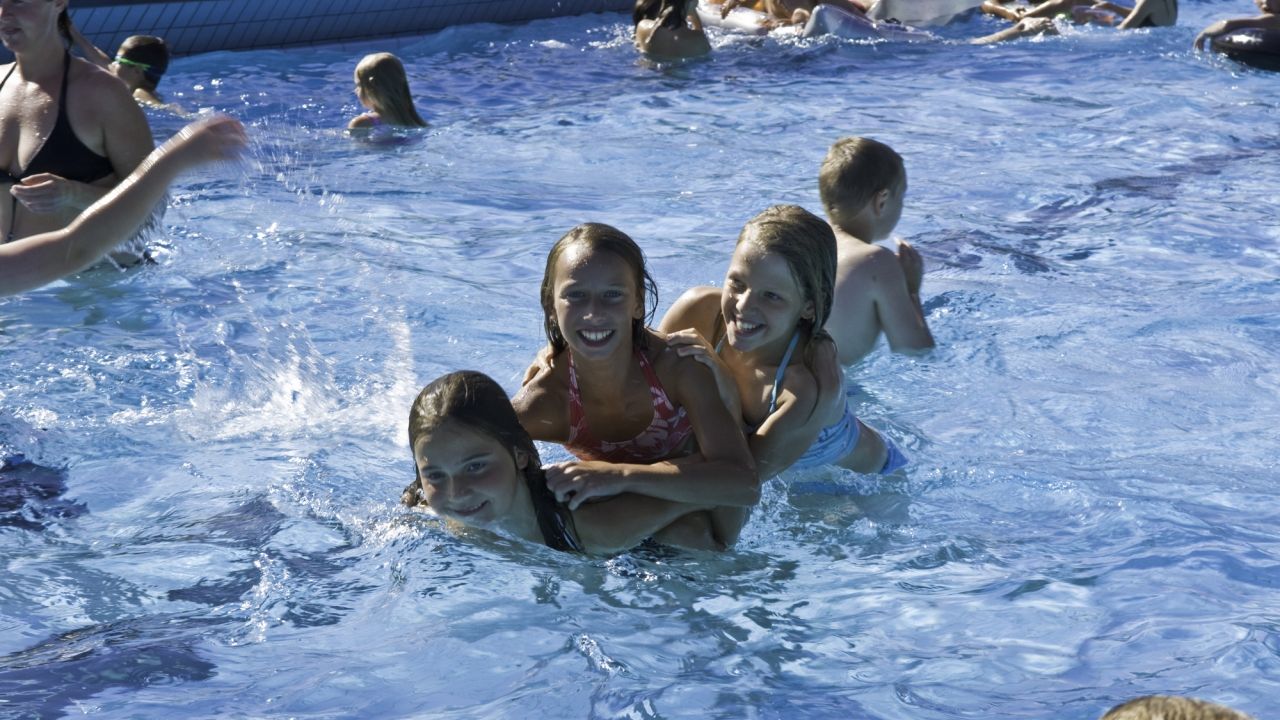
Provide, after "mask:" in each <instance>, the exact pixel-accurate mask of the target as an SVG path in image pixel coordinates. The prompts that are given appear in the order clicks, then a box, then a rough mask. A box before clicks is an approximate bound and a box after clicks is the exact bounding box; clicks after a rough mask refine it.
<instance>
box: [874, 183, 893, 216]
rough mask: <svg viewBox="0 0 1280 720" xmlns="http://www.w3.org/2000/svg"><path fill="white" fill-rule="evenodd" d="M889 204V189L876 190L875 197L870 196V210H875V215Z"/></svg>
mask: <svg viewBox="0 0 1280 720" xmlns="http://www.w3.org/2000/svg"><path fill="white" fill-rule="evenodd" d="M888 202H889V188H884V189H883V190H877V191H876V194H875V195H872V196H871V209H872V210H875V213H876V215H879V214H880V213H881V212H884V206H885V204H886V203H888Z"/></svg>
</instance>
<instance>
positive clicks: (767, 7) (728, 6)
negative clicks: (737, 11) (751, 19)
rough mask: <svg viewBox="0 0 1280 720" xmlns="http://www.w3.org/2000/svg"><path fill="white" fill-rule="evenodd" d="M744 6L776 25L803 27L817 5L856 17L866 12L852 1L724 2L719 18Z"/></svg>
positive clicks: (863, 7)
mask: <svg viewBox="0 0 1280 720" xmlns="http://www.w3.org/2000/svg"><path fill="white" fill-rule="evenodd" d="M744 4H745V5H747V6H749V7H751V8H753V9H756V10H759V11H761V12H763V13H765V14H766V15H768V16H769V18H770V20H771V21H772V22H773V23H775V24H778V25H804V24H805V23H806V22H808V21H809V16H810V15H811V14H813V10H814V8H816V7H818V6H819V5H831V6H833V7H837V8H840V9H841V10H844V11H845V12H847V13H851V14H853V15H857V16H865V15H866V12H867V5H864V4H862V3H859V2H854V1H853V0H757V2H754V3H748V2H744V1H743V0H725V1H724V2H723V3H721V5H720V17H727V16H728V15H729V12H730V11H732V10H733V9H734V8H736V7H738V6H740V5H744Z"/></svg>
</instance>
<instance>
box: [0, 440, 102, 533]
mask: <svg viewBox="0 0 1280 720" xmlns="http://www.w3.org/2000/svg"><path fill="white" fill-rule="evenodd" d="M66 491H67V473H66V471H65V470H63V469H62V468H50V467H44V466H43V465H37V464H35V463H33V462H31V461H29V460H27V459H26V458H24V457H22V456H21V455H15V456H11V457H7V458H0V527H17V528H22V529H24V530H35V531H40V530H43V529H44V528H45V527H46V526H48V525H49V524H50V523H52V522H56V521H58V520H66V519H70V518H75V517H79V516H81V515H83V514H84V513H86V512H88V508H87V507H85V505H84V503H79V502H76V501H74V500H67V499H65V498H63V497H62V494H63V493H64V492H66Z"/></svg>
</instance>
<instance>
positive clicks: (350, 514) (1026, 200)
mask: <svg viewBox="0 0 1280 720" xmlns="http://www.w3.org/2000/svg"><path fill="white" fill-rule="evenodd" d="M1246 5H1248V4H1247V3H1243V2H1230V3H1228V2H1185V3H1184V7H1183V8H1182V15H1181V18H1180V25H1179V26H1178V27H1176V28H1168V29H1158V30H1151V31H1137V32H1132V33H1114V32H1111V31H1107V30H1103V29H1098V30H1088V29H1085V30H1073V31H1068V32H1067V34H1066V35H1064V36H1062V37H1058V38H1049V39H1045V40H1043V41H1025V42H1017V43H1012V44H1008V45H1004V46H998V47H975V46H968V45H964V44H962V43H961V42H960V40H962V39H964V38H967V37H972V36H976V35H979V34H983V33H986V32H990V31H994V30H995V29H997V28H998V27H999V26H998V25H997V24H995V23H994V21H990V20H987V19H982V18H969V19H967V20H963V21H961V22H959V23H957V24H954V25H952V26H949V27H946V28H943V29H941V30H940V31H939V34H940V35H941V37H942V39H941V40H940V41H939V42H936V43H925V44H911V45H904V44H891V43H873V42H852V41H841V40H834V39H830V38H825V39H817V40H811V41H796V40H794V39H778V38H765V39H747V38H740V37H727V36H723V35H717V36H715V37H713V44H714V46H715V54H714V57H713V58H711V59H709V60H706V61H702V62H694V63H688V64H683V65H670V66H667V65H654V64H652V63H648V62H645V61H643V60H640V59H638V58H637V56H636V55H635V53H634V51H633V49H632V48H631V46H630V41H629V28H628V26H627V24H626V22H625V20H626V19H625V18H624V17H623V16H622V15H595V16H586V17H578V18H568V19H557V20H548V21H539V22H534V23H530V24H527V25H521V26H495V25H477V26H469V27H459V28H453V29H450V30H447V31H444V32H441V33H437V34H434V35H430V36H426V37H422V38H417V39H413V40H409V41H398V42H395V43H387V44H384V45H379V46H376V47H375V46H372V45H370V46H360V47H338V48H324V49H307V50H289V51H254V52H247V53H219V54H211V55H203V56H196V57H190V58H184V59H181V60H179V61H177V62H176V63H175V65H174V68H173V69H172V70H171V72H170V74H169V76H167V78H166V80H165V86H164V87H162V89H167V91H168V93H169V95H170V97H171V98H172V99H175V100H177V101H178V102H180V103H182V104H183V105H185V106H187V107H189V108H191V109H200V108H211V109H215V110H219V111H223V112H228V113H232V114H234V115H236V116H238V117H240V118H242V119H243V120H244V121H245V122H246V123H247V124H248V125H249V126H250V130H251V134H252V136H253V148H252V157H251V159H250V161H249V162H248V163H246V165H245V166H244V167H242V168H222V169H218V170H214V171H212V172H205V173H201V174H199V175H193V176H190V177H187V178H185V179H184V180H182V181H180V182H179V183H178V184H177V185H176V186H175V189H174V192H173V195H172V198H171V207H170V208H169V211H168V213H167V216H166V218H165V223H166V228H165V231H164V233H163V234H162V237H161V238H159V239H158V240H157V241H156V243H157V244H158V245H159V246H161V252H160V260H159V263H158V264H157V265H154V266H150V267H145V268H141V269H134V270H130V271H128V272H123V273H121V272H117V271H115V270H113V269H107V270H96V271H91V272H87V273H84V274H82V275H80V276H78V277H76V278H73V279H71V280H68V281H66V282H60V283H56V284H54V285H51V286H49V287H47V288H45V289H42V290H39V291H36V292H30V293H27V294H25V295H23V296H21V297H15V298H8V299H5V300H0V445H3V446H4V447H5V448H6V449H7V452H10V453H15V452H20V453H22V454H24V455H26V456H27V457H28V458H29V459H30V460H32V461H34V462H35V463H37V464H39V465H40V466H43V467H44V468H46V469H44V470H41V469H40V468H31V467H30V466H24V467H25V468H26V469H25V470H23V471H22V472H16V471H15V472H10V474H9V476H7V477H8V478H9V479H7V480H6V481H5V482H6V483H7V484H8V487H7V488H6V490H5V493H4V495H3V497H0V500H2V501H3V503H2V504H0V511H3V514H0V558H3V573H4V581H3V582H0V716H13V717H30V716H48V717H54V716H59V715H78V714H81V713H93V714H95V715H98V716H102V717H131V718H132V717H165V718H168V717H175V716H197V717H209V716H215V715H218V716H230V717H343V716H351V717H399V716H418V717H448V718H472V717H475V718H479V717H532V716H541V717H602V718H603V717H631V718H659V717H663V718H674V717H716V718H739V717H758V718H794V717H839V718H845V717H855V718H885V719H888V718H895V719H903V720H906V719H911V720H921V719H924V720H934V719H939V720H940V719H943V718H948V719H959V718H1066V719H1075V718H1080V719H1085V718H1096V717H1098V716H1099V715H1101V713H1102V712H1103V711H1104V710H1105V709H1106V708H1108V707H1110V706H1112V705H1114V704H1117V703H1118V702H1120V701H1122V700H1124V699H1127V698H1130V697H1133V696H1137V695H1142V694H1149V693H1183V694H1190V695H1195V696H1199V697H1204V698H1208V699H1212V700H1215V701H1217V702H1221V703H1224V704H1228V705H1232V706H1234V707H1237V708H1239V709H1241V710H1244V711H1248V712H1251V713H1253V714H1256V715H1257V716H1259V717H1267V716H1269V715H1270V714H1272V713H1274V711H1275V709H1276V708H1277V705H1278V704H1280V703H1277V701H1276V700H1275V698H1277V697H1280V610H1278V609H1277V608H1278V607H1280V602H1277V600H1278V596H1280V593H1278V588H1277V586H1278V585H1280V532H1277V527H1276V517H1277V514H1280V498H1278V497H1277V493H1276V489H1275V483H1276V480H1277V476H1278V474H1280V473H1278V472H1277V456H1278V453H1277V439H1278V437H1280V434H1278V433H1277V431H1276V428H1277V427H1278V426H1280V403H1277V395H1278V394H1280V370H1278V369H1277V368H1280V351H1278V350H1277V348H1278V347H1280V312H1277V309H1276V308H1277V303H1278V302H1280V280H1277V278H1278V277H1280V250H1278V245H1280V227H1278V226H1277V223H1276V221H1275V211H1274V202H1275V189H1276V187H1278V186H1280V169H1278V166H1277V163H1275V162H1274V160H1273V158H1274V155H1273V153H1275V152H1276V151H1277V149H1280V135H1277V131H1276V128H1277V127H1280V125H1277V120H1280V110H1278V107H1280V100H1278V99H1277V98H1278V97H1280V96H1277V94H1276V92H1275V89H1274V88H1275V86H1274V83H1275V77H1274V76H1272V75H1269V74H1266V73H1263V72H1258V71H1251V70H1245V69H1242V68H1240V67H1239V66H1235V65H1233V64H1231V63H1230V62H1229V61H1226V60H1224V59H1222V58H1218V57H1214V56H1207V55H1199V54H1196V53H1193V52H1191V51H1190V45H1191V40H1192V38H1193V37H1194V36H1195V33H1196V32H1197V31H1198V30H1199V29H1200V28H1201V27H1203V26H1204V25H1205V24H1207V23H1208V22H1209V21H1211V20H1213V19H1214V18H1217V17H1221V16H1229V15H1244V14H1247V13H1249V12H1250V11H1251V7H1246ZM384 47H390V48H394V49H395V51H396V52H397V54H399V55H400V56H401V57H402V58H403V59H404V60H405V62H406V64H407V66H408V68H409V71H410V75H411V83H412V86H413V89H414V91H415V94H416V95H417V97H418V101H419V109H420V110H422V111H423V113H424V115H426V116H427V117H428V119H429V120H430V122H431V124H432V127H431V128H430V129H429V130H428V131H426V132H425V133H424V135H425V136H424V137H421V138H418V139H415V140H412V141H410V142H406V143H402V144H397V145H369V144H365V143H359V142H354V141H352V140H350V139H348V138H346V137H345V136H344V135H343V133H342V132H341V130H339V129H337V128H340V127H342V126H343V125H345V122H346V120H347V119H348V118H349V117H351V116H353V115H354V114H356V113H357V111H358V108H357V106H356V103H355V99H354V97H353V95H352V92H351V75H350V73H351V68H352V67H354V64H355V62H356V61H357V60H358V59H359V57H360V56H361V55H362V54H363V53H364V52H367V51H371V50H373V49H382V48H384ZM152 120H153V125H154V127H155V130H156V134H157V136H158V137H163V136H167V135H168V134H170V133H172V132H173V131H175V130H176V129H177V128H178V127H179V126H180V124H181V121H180V120H178V119H176V118H173V117H170V116H161V115H156V116H152ZM850 134H861V135H869V136H872V137H876V138H879V139H881V140H884V141H886V142H888V143H889V144H891V145H893V146H894V147H895V148H897V149H898V150H899V151H900V152H901V153H902V154H903V155H904V157H905V158H906V163H907V169H908V174H909V178H910V180H909V183H910V188H909V191H908V194H907V200H906V209H905V212H904V214H903V219H902V222H901V224H900V226H899V228H898V232H897V234H898V235H900V236H901V237H903V238H905V239H908V240H910V241H911V242H913V243H914V244H915V245H916V246H917V247H918V248H920V250H921V252H922V253H923V254H924V256H925V258H926V262H927V273H926V275H925V284H924V296H925V306H926V312H927V315H928V319H929V323H930V325H931V326H932V328H933V330H934V333H935V335H936V337H937V340H938V343H939V348H938V349H937V350H936V351H934V352H933V353H931V354H929V355H927V356H924V357H920V358H913V357H905V356H894V355H891V354H889V353H888V352H887V351H886V350H885V349H884V348H881V349H879V350H878V351H877V352H876V353H874V354H873V355H871V356H870V357H869V358H867V359H866V360H865V361H863V362H862V363H860V364H859V365H857V366H856V367H854V368H852V369H851V370H850V373H849V374H850V378H851V380H852V381H853V382H855V383H856V384H857V385H858V387H859V388H860V389H861V390H862V394H861V395H860V396H859V403H858V407H857V410H858V413H859V415H860V416H862V417H863V418H864V419H865V420H866V421H867V422H869V423H870V424H872V425H875V426H877V427H880V428H882V429H884V431H885V432H887V433H888V434H889V435H890V436H891V437H893V438H894V439H895V440H897V441H898V442H899V444H900V445H901V446H902V447H903V448H904V450H906V451H907V452H908V454H909V455H911V457H912V459H913V463H912V465H911V466H910V468H909V469H908V470H907V472H906V474H905V476H901V477H894V478H888V479H881V478H872V477H865V476H855V475H850V474H847V473H840V472H836V471H832V470H820V471H812V472H808V473H804V474H799V473H790V474H786V475H784V476H782V477H780V478H778V479H775V480H773V481H771V482H770V483H769V484H768V485H767V487H766V489H765V497H764V500H763V502H762V504H761V507H760V508H759V509H758V510H757V511H756V514H755V517H754V518H753V520H752V521H751V523H750V524H749V525H748V527H747V529H746V531H745V533H744V537H743V541H742V542H741V544H740V545H739V546H738V547H737V548H736V549H735V550H733V551H732V552H729V553H726V554H723V555H713V554H704V553H694V552H676V551H666V550H662V549H654V548H649V549H641V550H637V551H635V552H632V553H627V554H623V555H621V556H618V557H615V558H612V559H582V558H579V557H575V556H571V555H567V554H558V553H555V552H552V551H550V550H547V549H545V548H537V547H531V546H529V545H526V544H523V543H517V542H514V541H510V540H507V539H503V538H499V537H495V536H492V535H490V534H487V533H484V532H480V531H461V532H455V531H452V530H450V529H448V528H446V527H445V526H444V525H443V524H442V523H441V522H440V521H438V520H437V519H435V518H433V517H431V516H429V515H424V514H417V513H410V512H407V511H405V510H403V509H401V508H400V507H398V506H397V504H396V503H397V499H398V496H399V492H400V490H401V488H402V487H403V486H404V485H405V484H406V483H407V482H408V480H409V479H411V476H412V472H413V471H412V465H411V460H410V457H409V451H408V449H407V447H406V438H405V425H406V417H407V409H408V406H409V402H410V401H411V400H412V398H413V397H414V395H415V394H416V392H417V390H418V389H419V388H420V387H421V386H422V385H424V384H425V383H426V382H428V381H429V380H431V379H432V378H434V377H436V376H438V375H439V374H441V373H443V372H446V371H449V370H454V369H460V368H473V369H479V370H483V371H485V372H487V373H489V374H491V375H492V376H494V377H495V378H497V379H498V380H499V381H500V382H502V383H503V384H504V386H506V387H507V388H508V389H509V390H512V391H514V389H515V388H516V387H517V385H518V381H519V377H520V375H521V373H522V371H523V369H524V367H525V366H526V364H527V362H528V361H529V360H530V359H531V358H532V356H533V355H534V353H535V352H536V350H537V349H538V347H539V346H540V344H541V334H540V327H541V318H540V316H539V307H538V302H537V288H538V283H539V281H540V277H541V272H542V264H543V260H544V258H545V255H546V251H547V249H548V248H549V247H550V245H551V244H552V243H553V242H554V241H555V240H556V239H557V238H559V237H560V235H561V234H563V232H564V231H566V230H567V229H568V228H570V227H572V226H573V225H575V224H577V223H579V222H583V221H588V220H593V221H601V222H608V223H611V224H614V225H616V226H618V227H620V228H622V229H624V230H626V231H627V232H629V233H630V234H631V235H632V236H633V237H635V238H636V239H637V240H638V241H639V242H640V243H641V245H642V246H643V247H644V248H645V250H646V252H647V254H648V257H649V260H650V263H651V269H652V271H653V274H654V275H655V276H656V278H657V279H658V284H659V287H660V291H661V302H660V304H661V306H662V308H664V309H665V307H666V306H667V305H669V304H670V302H671V301H673V300H674V299H675V298H676V297H677V296H678V294H679V293H680V292H681V291H682V290H683V289H684V288H686V287H688V286H690V285H693V284H700V283H714V282H718V281H719V280H720V278H721V276H722V274H723V271H724V269H725V267H726V265H727V262H728V258H729V255H730V251H731V248H732V245H733V241H734V238H735V237H736V234H737V232H738V230H739V229H740V228H741V226H742V224H743V223H744V222H745V221H746V220H747V219H748V218H750V217H751V216H752V215H754V214H755V213H756V212H758V211H759V210H761V209H763V208H764V207H766V206H768V205H770V204H774V203H781V202H788V203H799V204H802V205H805V206H807V207H809V208H811V209H814V210H818V209H819V204H818V198H817V188H816V180H815V178H816V173H817V168H818V164H819V162H820V161H821V159H822V157H823V155H824V153H825V151H826V148H827V146H828V145H829V144H830V143H831V142H832V141H833V140H835V139H836V138H838V137H840V136H843V135H850ZM546 457H547V459H558V458H561V457H564V455H563V451H561V450H558V449H554V448H547V452H546ZM49 468H51V469H52V470H50V469H49Z"/></svg>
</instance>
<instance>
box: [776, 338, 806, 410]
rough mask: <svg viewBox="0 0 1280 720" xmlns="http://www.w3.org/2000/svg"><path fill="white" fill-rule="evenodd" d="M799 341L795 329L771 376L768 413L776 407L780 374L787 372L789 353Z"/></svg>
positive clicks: (780, 382)
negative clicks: (775, 371)
mask: <svg viewBox="0 0 1280 720" xmlns="http://www.w3.org/2000/svg"><path fill="white" fill-rule="evenodd" d="M798 342H800V331H799V330H797V331H796V332H795V334H794V335H792V336H791V342H790V343H788V344H787V351H786V352H785V353H783V354H782V362H780V363H778V372H777V373H776V374H774V376H773V393H772V394H770V395H769V414H770V415H772V414H773V411H774V410H777V409H778V386H779V385H781V384H782V376H783V375H785V374H786V373H787V366H788V365H790V364H791V353H793V352H795V349H796V343H798Z"/></svg>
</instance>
